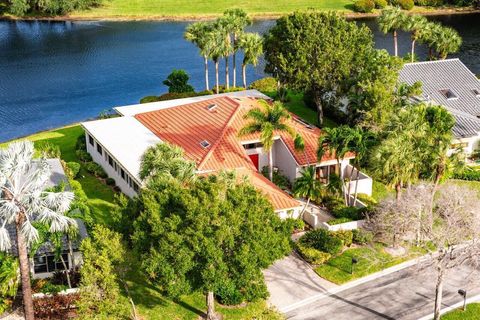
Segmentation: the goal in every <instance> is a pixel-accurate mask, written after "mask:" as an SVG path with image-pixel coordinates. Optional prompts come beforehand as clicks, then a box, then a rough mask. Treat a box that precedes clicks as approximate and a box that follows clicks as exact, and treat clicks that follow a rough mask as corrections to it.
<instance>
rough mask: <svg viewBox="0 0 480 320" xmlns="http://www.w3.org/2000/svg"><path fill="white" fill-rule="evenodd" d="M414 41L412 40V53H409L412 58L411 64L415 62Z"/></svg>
mask: <svg viewBox="0 0 480 320" xmlns="http://www.w3.org/2000/svg"><path fill="white" fill-rule="evenodd" d="M415 41H416V40H415V39H412V51H411V53H410V55H411V56H412V62H414V61H415V59H414V57H415Z"/></svg>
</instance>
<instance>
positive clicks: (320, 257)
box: [296, 242, 332, 265]
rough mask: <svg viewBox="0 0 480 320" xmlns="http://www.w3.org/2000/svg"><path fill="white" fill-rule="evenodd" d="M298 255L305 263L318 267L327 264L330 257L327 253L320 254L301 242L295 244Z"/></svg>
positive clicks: (320, 252)
mask: <svg viewBox="0 0 480 320" xmlns="http://www.w3.org/2000/svg"><path fill="white" fill-rule="evenodd" d="M296 248H297V251H298V253H299V254H300V255H301V256H302V257H303V259H305V261H307V262H308V263H311V264H315V265H320V264H324V263H325V262H327V261H328V260H329V259H330V258H331V257H332V255H331V254H330V253H327V252H322V251H320V250H317V249H315V248H312V247H308V246H306V245H304V244H302V243H301V242H298V243H297V244H296Z"/></svg>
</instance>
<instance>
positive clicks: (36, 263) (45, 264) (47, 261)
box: [7, 159, 87, 279]
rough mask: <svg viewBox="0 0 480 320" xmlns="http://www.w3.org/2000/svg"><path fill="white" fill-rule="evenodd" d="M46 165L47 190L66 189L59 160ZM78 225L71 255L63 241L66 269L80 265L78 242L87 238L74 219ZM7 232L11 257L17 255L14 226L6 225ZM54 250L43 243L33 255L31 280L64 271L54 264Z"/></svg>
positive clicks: (78, 223) (65, 181)
mask: <svg viewBox="0 0 480 320" xmlns="http://www.w3.org/2000/svg"><path fill="white" fill-rule="evenodd" d="M47 163H48V164H49V165H50V168H51V175H50V179H49V180H48V182H47V188H52V187H55V186H58V185H60V184H62V183H64V184H66V188H68V179H67V177H66V175H65V171H64V170H63V167H62V164H61V162H60V160H59V159H47ZM76 221H77V225H78V234H79V239H77V240H74V241H72V243H71V244H72V251H73V255H70V250H69V249H70V248H69V245H68V241H67V238H66V237H64V239H63V254H62V256H63V259H64V261H65V264H66V265H67V268H69V267H70V266H71V265H72V263H75V264H76V265H80V264H81V261H82V254H81V253H80V251H79V248H80V242H81V240H82V239H84V238H86V237H87V230H86V228H85V225H84V223H83V221H82V220H79V219H76ZM7 230H8V232H9V235H10V239H11V240H12V241H11V243H12V248H11V249H10V250H9V251H10V252H11V253H12V254H13V255H18V250H17V241H16V238H17V232H16V229H15V225H13V224H9V225H7ZM54 252H55V248H54V247H53V245H52V244H51V243H50V242H46V243H44V244H43V245H42V246H41V247H40V248H39V249H38V250H37V252H36V253H35V255H34V257H33V258H32V259H31V261H30V268H31V270H30V272H31V273H32V276H33V278H35V279H38V278H48V277H51V276H52V275H53V273H54V272H55V271H57V270H64V267H63V264H62V263H61V262H55V253H54Z"/></svg>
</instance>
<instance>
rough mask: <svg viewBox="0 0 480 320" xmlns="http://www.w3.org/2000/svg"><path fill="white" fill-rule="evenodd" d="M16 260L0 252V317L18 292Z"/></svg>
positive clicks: (17, 264) (17, 266)
mask: <svg viewBox="0 0 480 320" xmlns="http://www.w3.org/2000/svg"><path fill="white" fill-rule="evenodd" d="M18 268H19V263H18V259H17V258H15V257H13V256H11V255H9V254H7V253H4V252H0V297H1V299H0V315H1V314H2V313H3V312H4V311H6V310H7V309H8V308H9V307H10V306H11V304H12V301H13V298H14V297H15V295H16V294H17V290H18V279H19V276H18V270H19V269H18Z"/></svg>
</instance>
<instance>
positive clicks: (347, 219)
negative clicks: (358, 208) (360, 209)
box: [327, 217, 353, 226]
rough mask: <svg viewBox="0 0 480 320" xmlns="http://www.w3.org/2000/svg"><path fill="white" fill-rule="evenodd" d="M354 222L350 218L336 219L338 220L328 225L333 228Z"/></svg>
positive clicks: (330, 221) (329, 221) (333, 220)
mask: <svg viewBox="0 0 480 320" xmlns="http://www.w3.org/2000/svg"><path fill="white" fill-rule="evenodd" d="M351 221H353V220H352V219H350V218H345V217H343V218H336V219H332V220H328V222H327V223H328V224H329V225H331V226H334V225H337V224H342V223H347V222H351Z"/></svg>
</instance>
